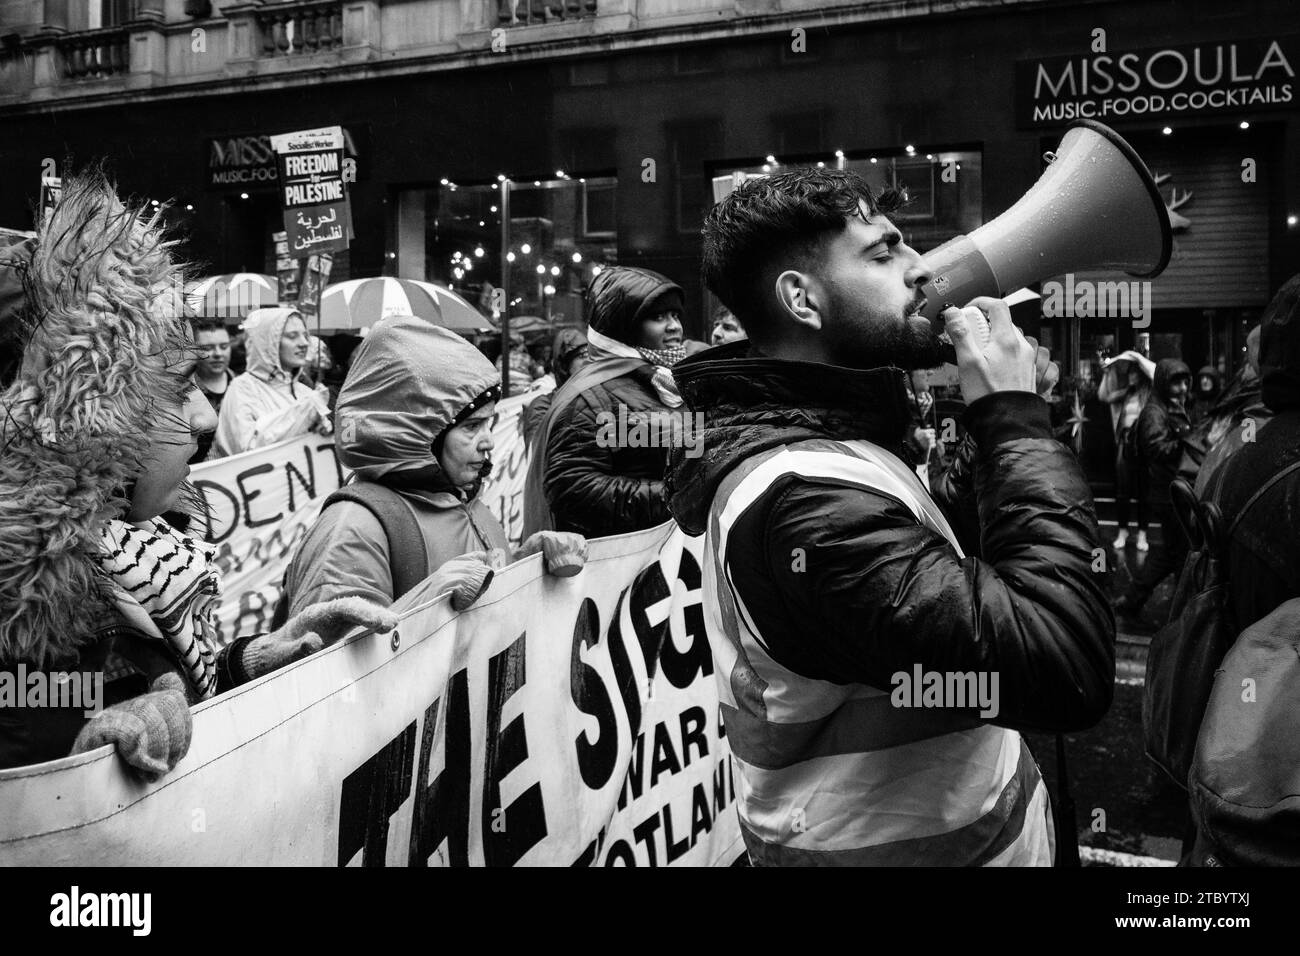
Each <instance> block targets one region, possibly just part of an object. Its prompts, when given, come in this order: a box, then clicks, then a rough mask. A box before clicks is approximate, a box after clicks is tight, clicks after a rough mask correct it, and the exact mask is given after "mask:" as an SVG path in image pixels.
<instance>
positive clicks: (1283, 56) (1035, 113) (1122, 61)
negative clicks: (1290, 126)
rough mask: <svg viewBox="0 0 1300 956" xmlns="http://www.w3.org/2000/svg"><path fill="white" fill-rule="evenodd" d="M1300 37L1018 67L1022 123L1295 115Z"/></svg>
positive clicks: (1298, 98) (1099, 55)
mask: <svg viewBox="0 0 1300 956" xmlns="http://www.w3.org/2000/svg"><path fill="white" fill-rule="evenodd" d="M1298 64H1300V36H1287V37H1281V38H1278V39H1271V40H1231V41H1206V42H1203V43H1195V44H1189V45H1184V46H1164V47H1153V48H1150V49H1145V50H1125V51H1116V52H1113V53H1084V54H1079V55H1077V56H1058V57H1051V58H1048V59H1039V60H1021V61H1020V62H1018V63H1017V64H1016V125H1017V126H1019V127H1021V128H1025V127H1035V126H1056V125H1061V124H1065V123H1071V122H1073V121H1074V120H1078V119H1095V120H1101V121H1102V122H1112V121H1114V120H1117V119H1125V118H1132V119H1163V118H1166V117H1175V116H1215V115H1218V114H1223V115H1225V116H1231V115H1238V114H1244V115H1249V114H1253V113H1257V112H1260V111H1263V110H1276V109H1296V108H1297V105H1300V91H1297V90H1296V82H1295V76H1296V74H1295V70H1296V66H1297V65H1298Z"/></svg>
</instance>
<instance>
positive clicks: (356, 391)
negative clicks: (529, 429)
mask: <svg viewBox="0 0 1300 956" xmlns="http://www.w3.org/2000/svg"><path fill="white" fill-rule="evenodd" d="M500 384H501V376H500V374H499V373H498V372H497V370H496V369H495V368H494V367H493V366H492V363H491V362H489V361H488V360H487V358H485V357H484V355H483V353H482V352H480V351H479V350H478V349H476V348H475V347H474V346H472V345H470V344H469V342H467V341H465V340H464V339H463V338H461V337H460V336H459V335H457V334H456V333H455V332H452V331H449V330H448V329H445V328H442V327H441V326H437V325H433V324H432V323H430V322H428V321H426V320H425V319H421V318H417V317H416V316H413V315H391V316H387V317H385V318H383V319H380V320H379V322H378V323H377V324H376V325H375V326H374V327H373V328H371V330H370V335H368V336H367V337H366V339H365V341H363V342H362V343H361V345H360V346H359V347H358V348H357V350H356V351H355V352H353V353H352V366H351V368H350V369H348V375H347V379H346V380H345V381H344V382H343V388H342V389H341V390H340V392H339V400H338V406H337V414H336V419H337V426H336V428H335V432H334V434H335V438H334V442H335V447H336V448H337V449H338V454H339V461H340V462H341V463H342V464H343V466H344V467H346V468H351V469H352V470H353V471H355V472H356V473H357V475H358V476H359V477H361V478H364V479H366V480H368V481H379V480H380V479H381V478H382V479H384V481H383V483H384V484H390V485H392V484H400V485H403V486H407V487H412V488H415V487H421V486H422V487H425V488H427V489H430V490H432V489H434V488H437V487H440V486H445V485H446V478H445V476H444V475H443V472H442V468H441V466H439V464H438V459H437V456H436V455H435V454H434V451H433V444H434V441H435V440H436V439H437V438H438V436H439V435H440V434H442V432H443V431H444V430H445V429H446V428H447V427H448V426H449V425H451V424H452V423H453V422H454V421H455V420H456V416H457V415H459V414H460V413H461V412H462V411H464V410H465V409H466V408H467V407H468V406H469V405H470V404H471V403H473V402H474V401H475V400H476V399H478V398H479V397H480V396H482V395H483V393H484V392H486V391H488V390H489V389H491V388H493V387H495V386H498V385H500ZM398 476H401V477H398ZM412 482H414V484H412Z"/></svg>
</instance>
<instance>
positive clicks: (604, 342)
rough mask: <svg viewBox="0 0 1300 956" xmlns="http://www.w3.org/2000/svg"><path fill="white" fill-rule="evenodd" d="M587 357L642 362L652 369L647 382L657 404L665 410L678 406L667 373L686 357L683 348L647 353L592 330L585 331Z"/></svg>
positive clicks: (646, 350) (677, 398) (674, 391)
mask: <svg viewBox="0 0 1300 956" xmlns="http://www.w3.org/2000/svg"><path fill="white" fill-rule="evenodd" d="M587 343H588V347H587V354H588V355H589V356H590V357H591V359H592V360H595V359H601V358H643V359H645V360H646V361H647V362H649V363H650V364H651V365H653V366H654V367H655V370H654V376H653V377H652V378H651V382H652V383H653V385H654V387H655V391H656V392H658V393H659V400H660V401H661V402H663V403H664V404H665V405H667V406H668V407H669V408H677V407H678V406H680V405H681V404H682V396H681V394H680V393H679V392H678V391H677V383H676V382H675V381H674V380H673V373H672V372H671V371H670V369H671V368H672V366H674V365H676V364H677V363H678V362H680V361H681V360H682V359H684V358H685V357H686V347H685V346H678V347H677V348H675V349H647V348H641V347H639V346H631V345H625V344H624V343H622V342H620V341H618V340H617V339H611V338H610V337H609V336H608V335H602V334H601V333H599V332H597V331H596V330H595V329H590V328H589V329H587Z"/></svg>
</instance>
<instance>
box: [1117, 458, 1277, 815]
mask: <svg viewBox="0 0 1300 956" xmlns="http://www.w3.org/2000/svg"><path fill="white" fill-rule="evenodd" d="M1297 469H1300V462H1293V463H1291V464H1290V465H1288V466H1287V467H1285V468H1283V469H1281V470H1280V471H1278V472H1277V474H1275V475H1273V477H1271V478H1270V479H1269V480H1268V481H1266V482H1264V484H1263V485H1261V486H1260V488H1259V489H1258V490H1256V491H1255V493H1254V494H1252V495H1251V496H1250V498H1248V499H1247V500H1246V503H1245V504H1244V505H1242V507H1241V510H1240V511H1239V512H1238V513H1237V517H1236V518H1235V519H1234V520H1233V522H1232V524H1231V525H1229V526H1228V528H1227V530H1226V531H1225V530H1224V528H1223V516H1222V515H1221V514H1220V512H1219V508H1218V505H1216V504H1214V503H1213V501H1212V499H1213V498H1214V497H1215V495H1216V492H1217V483H1218V480H1219V479H1220V478H1221V477H1222V474H1223V469H1222V468H1220V469H1219V470H1218V472H1217V473H1216V474H1215V477H1214V479H1212V488H1211V489H1208V490H1207V494H1206V500H1204V501H1202V500H1198V499H1197V497H1196V494H1195V492H1194V491H1193V490H1192V486H1191V485H1190V484H1188V483H1187V481H1186V480H1185V479H1182V478H1179V479H1177V480H1175V481H1174V483H1173V484H1172V485H1171V486H1170V488H1169V492H1170V499H1171V502H1172V504H1173V507H1174V512H1175V514H1176V515H1177V517H1178V520H1179V523H1180V524H1181V525H1182V526H1183V530H1184V532H1186V534H1187V537H1188V540H1189V541H1190V542H1191V546H1192V547H1191V553H1189V554H1188V556H1187V562H1186V564H1184V565H1183V570H1182V574H1180V575H1179V577H1178V585H1177V587H1176V588H1175V589H1174V595H1173V601H1172V604H1171V606H1172V608H1173V611H1172V612H1171V617H1170V620H1169V623H1167V624H1166V625H1165V626H1164V627H1162V628H1161V629H1160V630H1159V631H1158V632H1157V633H1156V635H1155V636H1154V637H1152V638H1151V648H1150V650H1149V651H1148V653H1147V676H1146V681H1145V686H1144V688H1143V695H1142V732H1143V737H1144V738H1145V743H1146V753H1147V756H1148V757H1150V758H1151V760H1152V761H1154V762H1155V764H1156V766H1158V767H1159V768H1160V769H1161V770H1163V771H1164V772H1165V773H1166V774H1167V775H1168V776H1169V778H1170V779H1171V780H1172V781H1173V782H1174V783H1176V784H1177V785H1178V786H1179V787H1181V788H1183V789H1184V790H1186V789H1187V774H1188V771H1190V770H1191V768H1192V756H1193V753H1194V752H1195V749H1196V738H1197V733H1198V732H1199V730H1200V727H1201V720H1202V718H1203V717H1204V715H1205V708H1206V704H1207V703H1208V702H1209V699H1210V690H1211V688H1212V687H1213V685H1214V675H1215V672H1216V670H1218V668H1219V665H1220V664H1221V663H1222V661H1223V659H1224V657H1225V656H1226V655H1227V653H1228V650H1229V649H1230V648H1231V647H1232V645H1233V642H1234V641H1236V639H1237V635H1238V634H1239V633H1241V629H1242V624H1241V622H1238V621H1235V620H1234V619H1233V618H1234V617H1235V615H1234V614H1233V613H1232V603H1231V594H1230V593H1229V589H1228V584H1229V582H1228V542H1229V541H1231V540H1232V535H1233V533H1234V532H1235V531H1236V530H1237V527H1238V526H1239V525H1240V524H1241V522H1242V519H1243V518H1245V517H1246V515H1247V514H1248V513H1249V512H1250V510H1251V508H1252V507H1253V506H1254V505H1255V503H1256V502H1258V501H1259V500H1260V499H1261V498H1262V497H1263V496H1264V493H1265V492H1267V491H1268V490H1269V489H1270V488H1272V487H1273V486H1274V485H1276V484H1277V483H1278V482H1279V481H1281V480H1282V479H1283V478H1285V477H1286V476H1287V475H1289V474H1291V473H1293V472H1294V471H1296V470H1297ZM1245 623H1246V624H1250V623H1252V622H1250V621H1247V622H1245Z"/></svg>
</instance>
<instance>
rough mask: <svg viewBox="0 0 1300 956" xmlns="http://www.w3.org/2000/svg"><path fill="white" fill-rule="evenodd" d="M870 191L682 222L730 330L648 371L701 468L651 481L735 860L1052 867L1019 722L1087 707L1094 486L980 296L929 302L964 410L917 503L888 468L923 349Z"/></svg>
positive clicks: (933, 344) (733, 202)
mask: <svg viewBox="0 0 1300 956" xmlns="http://www.w3.org/2000/svg"><path fill="white" fill-rule="evenodd" d="M895 202H896V197H895V196H893V195H890V194H888V193H886V194H882V195H880V196H877V195H875V194H873V192H872V190H871V189H870V187H869V186H867V184H866V183H865V182H863V181H862V180H861V179H860V178H859V177H857V176H856V175H854V174H853V173H850V172H845V171H839V170H825V169H805V170H796V171H793V172H790V173H786V174H783V175H779V176H775V177H771V178H764V179H756V180H752V181H750V182H747V183H745V184H744V185H742V186H741V187H739V188H738V189H737V190H736V191H735V192H734V193H732V194H731V195H730V196H729V197H727V198H726V199H724V200H723V201H722V202H721V203H720V204H719V205H718V206H716V207H715V208H714V209H713V211H712V212H711V213H710V214H709V217H708V219H707V220H706V222H705V227H704V248H705V252H704V255H705V264H704V275H705V281H706V283H707V284H708V286H709V288H710V289H711V290H712V291H713V292H714V294H715V295H717V296H718V298H719V299H721V300H722V302H723V303H725V304H726V305H727V306H728V307H729V308H730V309H732V311H733V312H734V313H735V315H736V317H737V318H738V319H740V321H741V322H742V323H743V325H744V326H745V329H746V331H747V332H748V333H749V341H748V342H737V343H733V344H729V345H723V346H718V347H715V348H713V349H710V350H708V351H707V352H703V353H700V354H699V355H698V356H694V357H692V358H689V359H686V360H685V361H683V362H681V363H679V364H678V365H677V366H676V367H675V368H674V370H673V373H674V377H675V378H676V379H677V382H678V385H679V387H680V389H681V392H682V396H683V398H684V400H685V401H686V403H687V404H688V405H689V406H690V407H691V409H692V410H693V411H695V412H699V413H702V414H703V415H704V421H705V431H704V436H703V447H704V454H703V455H702V456H698V457H696V458H693V459H692V458H687V457H685V455H684V454H680V453H679V451H675V452H674V454H673V457H672V458H671V460H670V465H669V481H670V488H671V491H672V499H671V508H672V511H673V514H674V516H675V517H676V518H677V520H678V522H679V524H681V526H682V527H683V528H684V529H685V530H686V531H687V532H688V533H691V534H701V533H703V534H704V535H705V536H706V537H705V558H706V566H705V567H704V568H703V579H704V581H703V588H704V610H705V614H706V615H707V619H708V628H707V629H708V633H709V638H710V641H711V642H712V649H713V656H714V661H715V664H716V673H717V677H718V683H719V691H720V696H721V700H722V708H723V720H724V722H725V724H726V728H727V739H728V741H729V742H730V744H731V749H732V753H733V755H734V757H735V758H736V760H737V769H738V772H739V775H740V776H741V777H742V778H743V785H742V786H741V787H738V788H737V793H738V796H739V798H740V801H739V805H740V820H741V826H742V830H743V832H744V835H745V840H746V844H747V846H748V848H749V852H750V857H751V859H752V860H753V861H754V862H755V863H756V864H773V865H805V864H815V865H828V864H830V865H835V864H845V865H876V864H879V865H898V864H905V865H910V864H917V863H921V864H936V865H1050V864H1051V862H1052V858H1053V837H1052V828H1051V824H1050V806H1049V800H1048V796H1047V792H1046V789H1045V787H1044V785H1043V782H1042V779H1041V778H1040V776H1039V772H1038V767H1037V766H1036V764H1035V762H1034V759H1033V757H1032V755H1031V754H1030V753H1029V751H1028V749H1027V747H1026V746H1025V744H1024V742H1023V740H1022V739H1021V737H1020V734H1019V733H1018V732H1017V731H1018V730H1021V729H1034V730H1077V729H1082V728H1086V727H1089V726H1092V725H1093V724H1095V723H1096V722H1097V721H1098V720H1099V719H1100V718H1101V717H1102V715H1103V714H1104V713H1105V712H1106V710H1107V708H1108V707H1109V704H1110V699H1111V691H1112V683H1113V678H1114V620H1113V618H1112V616H1111V613H1110V610H1109V608H1108V607H1107V603H1106V600H1105V597H1104V594H1103V592H1102V590H1101V587H1100V585H1099V582H1098V581H1097V577H1096V575H1095V574H1093V572H1092V567H1091V565H1092V560H1093V553H1094V549H1096V548H1098V528H1097V522H1096V516H1095V512H1094V508H1093V502H1092V496H1091V494H1090V492H1089V489H1088V485H1087V482H1086V481H1085V479H1084V476H1083V473H1082V471H1081V470H1080V468H1079V465H1078V462H1077V461H1076V460H1075V458H1074V456H1073V455H1072V454H1071V453H1070V452H1069V451H1068V450H1066V449H1065V448H1064V447H1063V446H1062V445H1061V444H1059V443H1058V442H1056V441H1055V440H1054V439H1053V438H1052V430H1051V425H1050V421H1049V416H1048V406H1047V403H1046V402H1045V401H1044V400H1043V397H1042V395H1043V394H1045V393H1046V392H1048V391H1050V388H1051V385H1052V384H1053V383H1054V380H1055V376H1056V369H1055V366H1054V365H1053V364H1052V363H1050V361H1049V360H1048V356H1047V354H1046V350H1045V349H1040V348H1039V347H1038V346H1037V344H1036V343H1035V342H1034V341H1033V340H1032V339H1030V338H1027V337H1026V336H1025V335H1024V334H1023V333H1022V332H1021V331H1020V330H1019V329H1018V328H1016V326H1015V325H1014V324H1013V323H1012V321H1011V314H1010V311H1009V310H1008V308H1007V306H1006V304H1005V303H1004V302H1002V301H1001V300H999V299H995V298H990V297H978V298H975V299H973V300H972V301H970V302H969V303H966V304H965V307H964V308H949V309H946V310H944V311H943V313H942V317H943V322H944V330H945V331H946V332H947V334H948V336H949V337H950V339H951V342H952V347H953V348H954V350H955V353H956V359H957V367H958V374H959V377H960V381H961V387H962V391H963V394H964V396H965V399H966V401H967V403H968V408H967V411H966V413H965V426H966V430H967V435H968V437H967V439H966V442H965V443H964V445H963V449H962V453H961V455H960V456H959V459H958V466H957V468H955V470H954V473H953V475H950V476H947V479H946V480H944V481H942V482H939V483H938V484H939V486H941V488H940V490H936V493H935V494H936V496H937V497H938V498H940V499H942V500H936V499H935V498H934V497H932V496H931V494H930V493H929V492H927V490H926V488H925V487H924V486H923V485H922V484H921V483H920V481H919V479H918V478H917V476H916V473H915V472H914V471H913V470H912V469H911V467H909V464H908V463H907V462H905V461H904V460H903V457H902V456H903V455H904V454H905V453H904V451H903V441H904V433H905V430H906V428H907V425H908V421H909V417H908V404H907V393H906V389H905V384H904V379H905V376H906V375H907V373H908V371H909V370H911V369H916V368H927V367H932V366H934V365H937V364H938V363H939V357H940V355H941V353H942V351H943V347H944V346H943V344H942V343H941V340H940V338H939V336H938V334H937V330H936V329H935V328H934V327H932V325H931V321H930V320H929V319H927V318H926V317H925V315H924V310H925V304H926V298H925V295H924V294H923V292H922V290H923V289H924V288H926V287H927V284H928V283H930V280H931V278H932V274H931V270H930V269H929V268H928V267H927V265H926V263H925V262H924V261H923V260H922V258H921V257H920V256H919V255H918V254H917V253H916V252H915V251H913V250H912V249H910V248H908V246H907V245H906V244H905V243H904V242H903V241H902V236H901V235H900V233H899V232H898V230H897V229H896V228H895V227H894V226H893V224H892V223H891V222H890V221H889V218H888V213H889V212H890V210H891V208H892V207H893V204H894V203H895ZM961 509H977V511H978V516H977V517H976V516H973V515H971V514H970V513H969V512H967V514H966V515H965V519H964V520H960V521H959V520H954V519H955V518H956V517H957V513H958V511H959V510H961ZM954 525H955V526H958V527H971V528H978V529H979V535H978V536H973V538H974V539H973V540H960V539H959V537H958V535H957V534H956V533H955V532H954V531H953V530H952V529H953V526H954Z"/></svg>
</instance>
